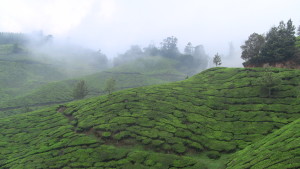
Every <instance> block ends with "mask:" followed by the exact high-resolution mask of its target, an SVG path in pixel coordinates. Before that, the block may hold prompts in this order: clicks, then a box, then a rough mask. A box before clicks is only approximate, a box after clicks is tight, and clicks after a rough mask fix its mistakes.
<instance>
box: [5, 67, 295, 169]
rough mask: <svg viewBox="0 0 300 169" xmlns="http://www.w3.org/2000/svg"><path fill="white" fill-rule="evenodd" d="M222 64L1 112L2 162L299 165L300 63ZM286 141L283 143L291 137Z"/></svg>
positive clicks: (135, 165) (40, 165)
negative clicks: (264, 79)
mask: <svg viewBox="0 0 300 169" xmlns="http://www.w3.org/2000/svg"><path fill="white" fill-rule="evenodd" d="M269 71H271V72H273V74H274V75H276V77H279V78H280V79H281V81H280V83H278V85H276V86H275V87H274V88H273V89H272V95H270V96H269V95H267V94H266V93H265V92H264V91H262V88H261V84H260V82H259V80H258V79H260V77H261V76H263V74H264V73H265V69H262V68H255V69H242V68H213V69H209V70H206V71H204V72H202V73H200V74H198V75H195V76H193V77H191V78H189V79H187V80H184V81H179V82H173V83H169V84H163V85H154V86H147V87H139V88H133V89H127V90H122V91H117V92H114V93H112V94H111V95H104V96H100V97H94V98H89V99H85V100H81V101H76V102H71V103H66V104H61V105H58V106H53V107H50V108H47V109H43V110H37V111H34V112H29V113H23V114H19V115H14V116H10V117H6V118H2V119H0V128H1V130H0V168H66V169H67V168H163V169H165V168H226V167H228V168H272V167H273V168H277V167H279V168H299V167H300V163H299V153H300V148H299V145H300V144H299V143H300V141H299V120H298V119H300V98H299V97H298V96H299V83H300V70H289V69H276V68H272V69H269ZM283 145H284V146H283Z"/></svg>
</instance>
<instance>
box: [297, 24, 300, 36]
mask: <svg viewBox="0 0 300 169" xmlns="http://www.w3.org/2000/svg"><path fill="white" fill-rule="evenodd" d="M297 34H298V36H300V25H299V27H298V33H297Z"/></svg>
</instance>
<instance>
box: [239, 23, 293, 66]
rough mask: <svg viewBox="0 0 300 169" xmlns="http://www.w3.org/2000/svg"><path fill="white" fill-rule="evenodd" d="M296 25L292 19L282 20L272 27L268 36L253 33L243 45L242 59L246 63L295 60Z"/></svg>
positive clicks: (259, 63)
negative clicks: (285, 21)
mask: <svg viewBox="0 0 300 169" xmlns="http://www.w3.org/2000/svg"><path fill="white" fill-rule="evenodd" d="M295 42H296V37H295V26H294V25H293V22H292V21H291V20H288V21H287V23H284V22H283V21H281V22H280V23H279V25H278V26H277V27H272V28H271V29H270V30H269V32H268V33H267V35H266V37H265V38H264V36H262V35H259V34H257V33H253V34H251V35H250V36H249V39H248V40H247V41H246V42H245V45H242V46H241V48H242V50H243V52H242V56H241V57H242V59H244V60H246V62H245V63H246V64H254V65H261V64H263V63H270V64H273V63H277V62H283V61H287V60H291V59H292V60H293V59H295V58H296V57H297V50H296V48H295Z"/></svg>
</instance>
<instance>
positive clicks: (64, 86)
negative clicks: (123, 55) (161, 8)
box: [0, 57, 185, 116]
mask: <svg viewBox="0 0 300 169" xmlns="http://www.w3.org/2000/svg"><path fill="white" fill-rule="evenodd" d="M174 67H175V63H172V60H170V59H164V58H161V57H151V58H140V59H138V60H136V61H134V62H132V63H128V64H125V65H121V66H119V67H115V68H112V69H109V70H107V71H103V72H100V73H96V74H93V75H88V76H84V77H81V78H78V79H70V80H64V81H58V82H50V83H47V84H44V85H42V86H40V87H39V88H37V89H33V90H31V91H30V92H28V93H27V94H26V95H21V96H15V97H14V98H12V99H9V100H7V101H4V102H2V104H1V103H0V107H1V108H2V110H5V111H2V113H0V116H1V114H2V116H4V115H5V116H6V115H9V114H10V115H12V114H16V113H18V112H20V111H22V110H23V108H22V107H25V106H28V107H31V109H34V106H39V105H45V104H48V105H49V104H54V103H59V102H68V101H72V100H73V97H72V90H73V88H74V86H75V84H76V83H77V82H78V81H79V80H81V79H82V80H85V81H86V83H87V85H88V89H89V97H90V96H97V95H101V94H105V91H104V88H105V83H106V81H107V80H108V79H109V78H114V79H115V80H116V90H121V89H126V88H133V87H139V86H147V85H153V84H161V83H167V82H171V81H178V80H182V79H184V77H185V75H184V74H182V73H180V72H178V71H176V69H175V68H174ZM0 110H1V109H0Z"/></svg>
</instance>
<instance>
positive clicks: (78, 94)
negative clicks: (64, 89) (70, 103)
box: [73, 80, 88, 99]
mask: <svg viewBox="0 0 300 169" xmlns="http://www.w3.org/2000/svg"><path fill="white" fill-rule="evenodd" d="M87 94H88V88H87V85H86V82H85V81H84V80H80V81H79V82H78V83H77V84H76V86H75V88H74V90H73V97H74V99H83V98H84V97H85V96H86V95H87Z"/></svg>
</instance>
